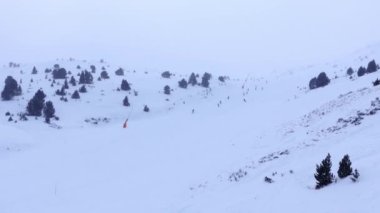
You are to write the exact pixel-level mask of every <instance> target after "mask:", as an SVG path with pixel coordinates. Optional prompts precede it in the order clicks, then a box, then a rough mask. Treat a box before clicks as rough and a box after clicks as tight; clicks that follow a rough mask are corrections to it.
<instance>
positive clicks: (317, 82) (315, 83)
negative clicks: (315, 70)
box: [309, 72, 330, 90]
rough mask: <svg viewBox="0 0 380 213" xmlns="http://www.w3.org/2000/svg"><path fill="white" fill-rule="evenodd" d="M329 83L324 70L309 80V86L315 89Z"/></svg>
mask: <svg viewBox="0 0 380 213" xmlns="http://www.w3.org/2000/svg"><path fill="white" fill-rule="evenodd" d="M329 83H330V79H329V77H327V75H326V73H325V72H321V73H320V74H319V75H318V77H314V78H312V79H311V80H310V82H309V88H310V89H311V90H312V89H317V88H319V87H324V86H327V85H328V84H329Z"/></svg>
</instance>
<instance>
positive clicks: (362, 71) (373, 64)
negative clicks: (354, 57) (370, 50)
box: [346, 60, 380, 77]
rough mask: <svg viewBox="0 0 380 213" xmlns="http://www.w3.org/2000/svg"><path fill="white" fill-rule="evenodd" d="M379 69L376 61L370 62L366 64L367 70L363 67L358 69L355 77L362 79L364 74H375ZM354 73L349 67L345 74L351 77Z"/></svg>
mask: <svg viewBox="0 0 380 213" xmlns="http://www.w3.org/2000/svg"><path fill="white" fill-rule="evenodd" d="M379 69H380V67H379V65H378V64H376V61H375V60H372V61H370V62H369V63H368V65H367V68H365V67H363V66H361V67H359V69H358V72H357V75H358V77H362V76H364V75H365V74H369V73H373V72H376V71H378V70H379ZM354 72H355V71H354V69H352V67H350V68H348V69H347V72H346V73H347V75H349V76H352V75H353V74H354Z"/></svg>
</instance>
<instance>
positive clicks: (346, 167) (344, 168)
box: [338, 155, 352, 178]
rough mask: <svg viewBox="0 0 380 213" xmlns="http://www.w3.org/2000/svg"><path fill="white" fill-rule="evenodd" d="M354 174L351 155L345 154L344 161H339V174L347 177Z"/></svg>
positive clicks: (340, 176) (341, 176)
mask: <svg viewBox="0 0 380 213" xmlns="http://www.w3.org/2000/svg"><path fill="white" fill-rule="evenodd" d="M351 174H352V168H351V161H350V156H348V155H345V156H344V157H343V159H342V161H340V162H339V169H338V176H339V178H345V177H347V176H349V175H351Z"/></svg>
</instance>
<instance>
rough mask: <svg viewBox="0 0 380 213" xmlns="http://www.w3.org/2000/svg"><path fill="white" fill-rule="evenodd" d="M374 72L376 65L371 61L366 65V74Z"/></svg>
mask: <svg viewBox="0 0 380 213" xmlns="http://www.w3.org/2000/svg"><path fill="white" fill-rule="evenodd" d="M376 71H377V64H376V62H375V60H372V61H370V62H369V63H368V66H367V73H372V72H376Z"/></svg>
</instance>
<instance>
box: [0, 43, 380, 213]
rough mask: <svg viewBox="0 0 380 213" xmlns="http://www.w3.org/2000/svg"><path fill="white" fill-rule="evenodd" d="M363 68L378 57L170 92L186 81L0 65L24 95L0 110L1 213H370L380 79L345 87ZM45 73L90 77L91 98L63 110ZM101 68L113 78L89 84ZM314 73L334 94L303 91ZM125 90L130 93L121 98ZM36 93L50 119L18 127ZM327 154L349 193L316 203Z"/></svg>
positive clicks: (332, 191) (372, 51)
mask: <svg viewBox="0 0 380 213" xmlns="http://www.w3.org/2000/svg"><path fill="white" fill-rule="evenodd" d="M372 59H375V60H376V61H380V47H378V46H371V47H367V48H365V49H364V50H362V51H359V52H357V53H355V54H353V55H352V56H348V57H344V58H342V59H340V60H337V61H334V62H330V63H326V64H322V65H313V66H308V67H301V68H297V69H293V70H288V71H277V72H273V73H266V74H265V75H263V76H254V75H248V76H245V75H244V76H243V75H241V76H234V75H229V74H228V73H227V76H228V77H229V79H227V80H226V81H225V82H224V83H223V82H221V81H219V80H218V76H219V75H218V74H215V73H212V74H213V77H212V79H211V81H210V88H204V87H201V86H199V85H196V86H190V85H189V86H188V88H187V89H182V88H179V86H178V81H180V80H181V79H182V78H185V79H186V80H187V79H188V78H189V75H190V73H187V74H183V73H174V76H172V77H171V78H170V79H166V78H162V77H161V72H150V71H140V70H136V71H134V70H133V69H131V68H124V70H125V75H124V76H117V75H115V71H116V70H117V69H118V68H119V67H118V66H115V65H112V64H108V63H107V62H96V61H92V62H87V61H82V60H75V59H69V60H65V59H60V60H57V61H53V62H47V63H39V64H20V66H16V67H14V66H12V67H9V65H4V66H2V67H1V68H0V69H1V72H0V79H5V78H6V77H7V76H9V75H10V76H13V77H14V78H15V79H16V80H17V82H22V83H21V84H20V85H21V86H22V89H23V94H22V95H21V96H15V97H14V98H13V99H12V100H10V101H1V102H0V115H1V118H2V119H0V127H1V130H2V133H3V134H2V140H1V142H0V168H1V169H0V177H1V181H0V191H1V192H3V193H1V194H0V212H4V213H10V212H25V213H26V212H28V213H29V212H38V213H42V212H280V211H281V212H305V211H307V212H376V210H377V209H378V208H379V207H378V205H379V204H378V203H379V201H380V197H379V196H378V194H379V193H380V188H379V187H376V186H377V174H378V172H377V171H378V170H379V169H380V168H379V166H377V162H378V161H379V160H380V155H379V152H380V145H378V143H377V138H378V137H379V136H380V133H378V131H377V129H378V126H379V125H378V124H377V122H378V120H379V112H378V110H379V109H380V102H379V100H378V99H377V98H378V97H379V95H378V94H379V90H380V87H374V86H373V85H372V82H374V81H375V80H376V79H377V78H380V72H374V73H369V74H366V75H364V76H362V77H358V76H357V75H356V73H354V74H353V78H350V77H349V76H348V75H347V74H346V70H347V69H348V68H349V67H352V68H353V69H354V70H355V71H357V69H358V68H359V67H360V66H365V67H367V64H368V62H370V61H371V60H372ZM54 64H59V66H60V67H63V68H65V69H66V70H67V71H70V72H71V73H72V75H69V78H68V79H70V77H71V76H74V77H75V78H76V79H77V80H78V78H79V76H77V74H78V73H80V72H81V71H83V70H85V69H86V70H91V69H90V66H91V65H94V66H95V67H96V71H95V73H93V77H94V82H93V84H90V85H86V87H87V93H81V94H80V99H78V100H74V99H71V98H70V96H71V94H72V93H73V92H74V91H75V90H78V89H79V88H80V86H81V85H77V86H72V85H69V89H67V90H66V92H67V93H68V94H67V95H66V97H67V99H68V101H67V102H65V101H62V100H60V99H61V97H60V96H59V95H56V94H55V92H56V90H59V89H61V87H62V85H63V84H64V80H55V83H54V84H53V85H52V82H53V80H52V74H51V73H45V69H46V68H48V69H53V66H54ZM78 65H79V67H80V68H79V67H78ZM34 66H35V67H36V68H37V70H38V72H37V74H32V69H33V67H34ZM102 67H104V69H105V70H106V71H107V72H108V74H109V76H110V79H102V80H101V81H98V80H97V79H98V77H99V76H100V72H101V71H102ZM163 71H164V70H163ZM320 72H326V74H327V75H328V77H329V78H330V79H331V82H330V84H329V85H327V86H325V87H322V88H318V89H314V90H309V88H308V85H309V81H310V79H311V78H313V77H315V76H317V75H318V74H319V73H320ZM199 74H200V76H199V77H198V79H197V80H198V82H200V81H201V77H202V74H203V73H199ZM32 79H33V80H32ZM123 79H126V80H127V81H128V82H129V83H130V84H131V88H132V90H131V91H118V88H120V85H121V81H122V80H123ZM165 85H169V86H170V88H172V91H171V94H170V95H166V94H164V90H163V88H164V86H165ZM3 87H4V82H3V80H1V82H0V88H3ZM40 88H42V89H43V91H44V92H45V94H46V95H47V97H46V101H48V100H51V101H52V102H53V104H54V107H55V110H56V115H57V116H58V117H59V120H53V121H52V124H50V125H49V124H46V123H45V122H44V119H43V118H42V117H40V118H34V117H32V116H29V117H28V121H19V119H18V116H17V114H18V113H20V112H25V108H26V106H27V104H28V101H29V100H30V99H31V98H32V97H33V95H34V94H35V92H36V91H37V90H38V89H40ZM134 91H137V96H136V95H135V92H134ZM125 96H128V98H129V102H130V103H131V106H130V107H125V106H123V102H122V101H123V99H124V97H125ZM145 105H147V106H148V107H149V108H150V111H149V112H144V111H143V107H144V106H145ZM193 110H194V112H193ZM7 112H9V113H10V114H12V115H13V116H5V114H6V113H7ZM9 117H12V119H13V121H8V119H9ZM127 118H129V121H128V128H126V129H124V128H122V126H123V123H124V121H125V120H126V119H127ZM15 121H17V122H15ZM328 153H330V154H331V156H332V162H333V167H332V168H333V170H332V171H333V172H334V173H335V174H336V171H337V169H338V162H339V161H340V160H341V158H342V157H343V155H345V154H349V155H350V157H351V160H352V162H353V167H354V168H357V169H358V170H359V172H360V174H361V176H360V178H359V181H358V182H356V183H353V182H352V181H351V180H350V179H349V178H347V179H344V180H342V179H338V180H337V182H336V183H333V184H331V185H329V186H327V187H325V188H322V189H320V190H315V179H314V173H315V165H316V164H319V163H320V161H321V160H322V159H323V158H325V157H326V155H327V154H328ZM265 177H269V178H271V179H272V180H273V183H270V184H269V183H267V182H265V181H264V178H265Z"/></svg>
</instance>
